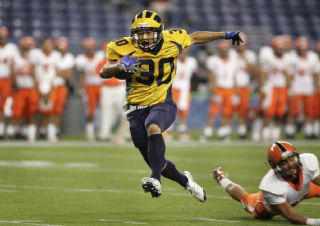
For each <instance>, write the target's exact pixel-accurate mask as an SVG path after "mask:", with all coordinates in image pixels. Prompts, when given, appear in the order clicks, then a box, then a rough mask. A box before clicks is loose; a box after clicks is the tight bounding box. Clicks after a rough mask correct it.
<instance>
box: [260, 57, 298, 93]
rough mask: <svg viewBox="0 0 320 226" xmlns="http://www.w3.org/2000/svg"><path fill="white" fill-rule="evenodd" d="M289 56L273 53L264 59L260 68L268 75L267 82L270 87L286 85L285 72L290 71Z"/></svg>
mask: <svg viewBox="0 0 320 226" xmlns="http://www.w3.org/2000/svg"><path fill="white" fill-rule="evenodd" d="M291 66H292V65H291V58H290V57H288V55H283V56H282V57H277V56H276V55H275V54H274V53H272V55H269V58H266V59H264V63H263V64H261V68H262V70H263V71H264V72H266V73H267V75H268V82H270V85H271V86H272V87H277V88H281V87H286V86H287V79H286V76H285V72H287V73H289V72H290V67H291Z"/></svg>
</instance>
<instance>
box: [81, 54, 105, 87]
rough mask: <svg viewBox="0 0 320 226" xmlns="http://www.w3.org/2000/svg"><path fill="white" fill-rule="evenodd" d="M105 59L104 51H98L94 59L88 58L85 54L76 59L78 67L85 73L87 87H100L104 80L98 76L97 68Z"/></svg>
mask: <svg viewBox="0 0 320 226" xmlns="http://www.w3.org/2000/svg"><path fill="white" fill-rule="evenodd" d="M104 58H105V54H104V53H103V52H102V51H97V52H96V53H95V54H94V56H93V57H92V58H88V57H87V56H86V55H85V54H80V55H78V56H77V57H76V67H77V69H78V70H79V71H81V72H83V73H84V76H85V81H86V84H87V85H94V86H100V85H101V84H102V79H101V78H100V76H99V74H97V66H98V65H99V63H100V62H101V61H102V60H103V59H104Z"/></svg>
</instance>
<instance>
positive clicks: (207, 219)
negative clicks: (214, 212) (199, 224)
mask: <svg viewBox="0 0 320 226" xmlns="http://www.w3.org/2000/svg"><path fill="white" fill-rule="evenodd" d="M191 220H192V221H214V222H226V223H239V222H241V221H234V220H224V219H214V218H205V217H197V218H191Z"/></svg>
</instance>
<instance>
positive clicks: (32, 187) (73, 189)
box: [0, 184, 320, 206]
mask: <svg viewBox="0 0 320 226" xmlns="http://www.w3.org/2000/svg"><path fill="white" fill-rule="evenodd" d="M0 188H15V189H26V190H28V189H35V190H37V189H39V190H55V191H65V192H99V193H102V192H105V193H115V194H117V193H118V194H128V193H130V194H138V195H145V193H144V192H143V191H142V190H141V191H139V190H134V191H133V190H122V189H90V188H58V187H46V186H28V185H8V184H0ZM171 189H172V188H169V189H165V190H167V191H169V190H171ZM0 191H1V190H0ZM166 195H172V196H183V197H189V196H190V197H191V195H190V194H189V193H187V192H183V193H177V192H168V193H166ZM207 197H208V198H211V199H220V200H232V199H231V198H230V197H229V196H218V195H207ZM300 204H303V205H312V206H320V203H313V202H301V203H300Z"/></svg>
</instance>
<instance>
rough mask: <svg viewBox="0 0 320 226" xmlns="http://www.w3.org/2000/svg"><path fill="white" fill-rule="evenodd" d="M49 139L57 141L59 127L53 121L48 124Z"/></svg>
mask: <svg viewBox="0 0 320 226" xmlns="http://www.w3.org/2000/svg"><path fill="white" fill-rule="evenodd" d="M48 140H49V141H53V142H55V141H57V127H56V126H55V125H54V124H53V123H49V125H48Z"/></svg>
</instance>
